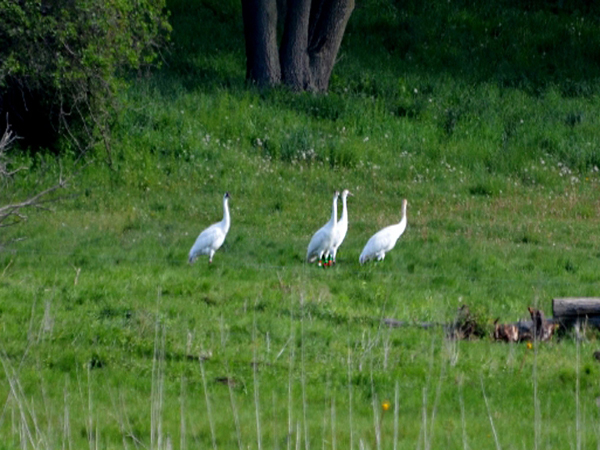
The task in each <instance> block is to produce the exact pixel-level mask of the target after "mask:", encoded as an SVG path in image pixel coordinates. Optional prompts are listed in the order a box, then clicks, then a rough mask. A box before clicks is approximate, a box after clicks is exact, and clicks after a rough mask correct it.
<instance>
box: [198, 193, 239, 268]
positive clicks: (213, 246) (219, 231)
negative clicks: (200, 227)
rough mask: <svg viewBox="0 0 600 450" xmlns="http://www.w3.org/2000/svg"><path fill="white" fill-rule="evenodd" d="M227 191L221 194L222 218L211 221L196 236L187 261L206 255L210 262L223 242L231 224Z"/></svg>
mask: <svg viewBox="0 0 600 450" xmlns="http://www.w3.org/2000/svg"><path fill="white" fill-rule="evenodd" d="M228 200H229V192H225V195H224V196H223V220H221V221H220V222H217V223H213V224H212V225H211V226H210V227H208V228H207V229H206V230H204V231H203V232H202V233H200V235H199V236H198V237H197V238H196V242H194V245H193V246H192V248H191V249H190V254H189V257H188V262H189V263H190V264H191V263H193V262H194V261H195V260H196V258H198V256H200V255H208V262H209V263H212V259H213V255H214V254H215V252H216V251H217V250H218V249H219V248H220V247H221V245H223V242H225V236H227V232H228V231H229V226H230V225H231V218H230V217H229V205H228Z"/></svg>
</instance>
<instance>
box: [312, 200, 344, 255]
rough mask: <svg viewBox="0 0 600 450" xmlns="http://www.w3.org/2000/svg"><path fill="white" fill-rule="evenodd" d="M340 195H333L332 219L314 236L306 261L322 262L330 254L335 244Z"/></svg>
mask: <svg viewBox="0 0 600 450" xmlns="http://www.w3.org/2000/svg"><path fill="white" fill-rule="evenodd" d="M339 195H340V193H339V192H338V191H335V193H334V194H333V208H332V211H331V219H329V222H327V223H326V224H325V225H323V226H322V227H321V228H320V229H319V230H318V231H317V232H316V233H315V234H314V235H313V237H312V239H311V240H310V243H309V244H308V251H307V252H306V260H307V261H308V262H314V261H315V260H316V259H317V258H318V259H319V261H320V260H321V259H323V255H324V254H326V252H327V254H328V253H329V252H330V249H331V244H332V243H333V234H334V233H335V228H336V225H337V199H338V197H339Z"/></svg>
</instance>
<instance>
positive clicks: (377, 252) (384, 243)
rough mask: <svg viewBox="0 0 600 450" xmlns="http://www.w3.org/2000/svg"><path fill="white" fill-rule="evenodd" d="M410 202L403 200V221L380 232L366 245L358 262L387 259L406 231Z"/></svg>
mask: <svg viewBox="0 0 600 450" xmlns="http://www.w3.org/2000/svg"><path fill="white" fill-rule="evenodd" d="M407 204H408V201H407V200H406V199H404V200H402V219H401V220H400V222H399V223H397V224H396V225H390V226H389V227H385V228H384V229H383V230H380V231H378V232H377V233H375V234H374V235H373V236H371V239H369V241H368V242H367V245H365V248H364V249H363V251H362V253H361V254H360V258H359V259H358V261H359V262H360V263H361V264H364V263H365V262H367V261H369V260H370V259H375V258H377V261H382V260H383V259H384V258H385V253H386V252H389V251H390V250H391V249H393V248H394V246H395V245H396V241H398V238H399V237H400V236H401V235H402V233H404V230H406V205H407Z"/></svg>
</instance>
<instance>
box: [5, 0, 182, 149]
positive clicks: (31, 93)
mask: <svg viewBox="0 0 600 450" xmlns="http://www.w3.org/2000/svg"><path fill="white" fill-rule="evenodd" d="M164 7H165V2H164V0H142V1H137V2H134V3H132V2H129V1H124V0H116V1H112V2H103V1H99V0H84V1H77V2H72V1H69V0H46V1H42V0H32V1H23V2H16V1H13V0H0V115H1V116H2V119H3V120H2V123H0V132H1V131H2V130H3V129H4V126H5V123H4V122H5V121H4V119H5V116H6V115H8V120H9V121H10V123H11V124H12V127H13V129H14V130H15V132H16V134H17V135H19V136H21V137H22V138H24V141H22V143H23V144H24V145H26V146H31V147H34V148H39V147H47V148H52V149H58V146H59V137H66V138H68V141H69V142H70V147H71V148H73V149H74V150H77V151H82V150H85V149H87V148H88V147H89V146H90V145H93V144H94V143H95V142H97V141H99V140H102V141H103V143H104V145H105V146H106V149H107V151H109V152H110V142H109V137H110V130H109V128H110V124H111V122H112V121H113V120H114V114H115V104H116V95H117V93H118V91H119V90H120V89H121V88H123V87H124V85H125V82H124V80H123V78H122V77H123V75H125V74H126V73H127V72H128V71H130V70H137V69H141V68H142V67H144V66H147V65H148V64H150V63H152V62H153V61H155V60H156V57H157V55H158V51H159V49H160V47H161V45H162V44H163V42H164V41H165V39H166V38H167V37H168V32H169V30H170V27H169V24H168V23H167V21H166V13H165V10H164ZM109 154H110V153H109Z"/></svg>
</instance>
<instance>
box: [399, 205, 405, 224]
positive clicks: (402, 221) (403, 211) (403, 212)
mask: <svg viewBox="0 0 600 450" xmlns="http://www.w3.org/2000/svg"><path fill="white" fill-rule="evenodd" d="M400 223H401V224H404V225H406V202H404V203H402V219H400Z"/></svg>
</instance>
